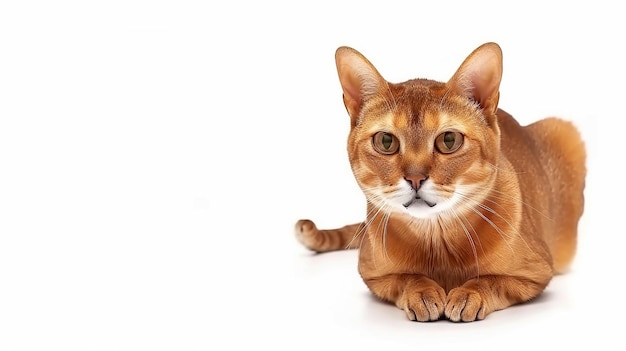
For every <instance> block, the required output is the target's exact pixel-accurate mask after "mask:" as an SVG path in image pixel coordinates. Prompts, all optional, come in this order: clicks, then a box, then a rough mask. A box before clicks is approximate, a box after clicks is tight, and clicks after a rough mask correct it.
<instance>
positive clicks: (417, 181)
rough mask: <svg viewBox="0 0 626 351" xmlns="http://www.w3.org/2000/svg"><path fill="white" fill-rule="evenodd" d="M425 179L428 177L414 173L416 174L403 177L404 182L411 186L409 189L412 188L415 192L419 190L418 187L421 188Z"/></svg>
mask: <svg viewBox="0 0 626 351" xmlns="http://www.w3.org/2000/svg"><path fill="white" fill-rule="evenodd" d="M426 178H428V177H427V176H425V175H423V174H420V173H416V174H412V175H410V176H405V177H404V180H406V181H407V182H409V184H411V188H413V189H415V190H416V191H417V190H419V188H420V186H422V184H423V183H424V181H425V180H426Z"/></svg>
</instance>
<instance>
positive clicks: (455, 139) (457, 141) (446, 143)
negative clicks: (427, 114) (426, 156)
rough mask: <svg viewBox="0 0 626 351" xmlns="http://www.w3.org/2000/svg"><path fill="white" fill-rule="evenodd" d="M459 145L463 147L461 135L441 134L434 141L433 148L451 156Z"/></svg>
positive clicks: (455, 133)
mask: <svg viewBox="0 0 626 351" xmlns="http://www.w3.org/2000/svg"><path fill="white" fill-rule="evenodd" d="M461 145H463V134H461V133H459V132H456V131H448V132H443V133H441V134H439V136H438V137H437V139H435V147H436V148H437V150H439V152H441V153H443V154H451V153H453V152H455V151H456V150H458V149H459V148H460V147H461Z"/></svg>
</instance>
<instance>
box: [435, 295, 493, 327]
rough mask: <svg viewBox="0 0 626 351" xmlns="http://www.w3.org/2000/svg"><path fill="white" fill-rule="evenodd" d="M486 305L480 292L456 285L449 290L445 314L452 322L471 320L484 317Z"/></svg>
mask: <svg viewBox="0 0 626 351" xmlns="http://www.w3.org/2000/svg"><path fill="white" fill-rule="evenodd" d="M487 313H488V312H487V306H486V305H485V301H484V299H483V297H482V296H481V295H480V293H479V292H478V291H476V290H473V289H468V288H464V287H458V288H455V289H452V290H450V293H449V294H448V298H447V301H446V309H445V315H446V317H447V318H448V319H449V320H451V321H453V322H460V321H463V322H472V321H476V320H482V319H485V317H486V316H487Z"/></svg>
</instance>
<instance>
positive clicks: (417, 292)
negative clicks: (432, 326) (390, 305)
mask: <svg viewBox="0 0 626 351" xmlns="http://www.w3.org/2000/svg"><path fill="white" fill-rule="evenodd" d="M445 302H446V293H445V291H444V290H443V288H441V287H439V286H437V287H426V288H423V289H411V290H410V291H405V292H404V294H403V296H402V297H401V298H400V299H399V300H398V301H397V302H396V305H397V306H398V307H400V308H401V309H403V310H404V312H405V313H406V316H407V318H409V319H410V320H412V321H418V322H428V321H436V320H438V319H439V318H440V317H441V315H442V314H443V311H444V308H445Z"/></svg>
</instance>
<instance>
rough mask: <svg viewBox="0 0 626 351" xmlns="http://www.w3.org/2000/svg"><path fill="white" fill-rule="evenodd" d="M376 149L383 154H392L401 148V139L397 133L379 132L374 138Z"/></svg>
mask: <svg viewBox="0 0 626 351" xmlns="http://www.w3.org/2000/svg"><path fill="white" fill-rule="evenodd" d="M372 144H373V145H374V149H376V151H378V152H380V153H381V154H383V155H391V154H395V153H396V152H398V149H400V141H399V140H398V138H396V136H395V135H393V134H391V133H387V132H378V133H376V134H374V137H373V138H372Z"/></svg>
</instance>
